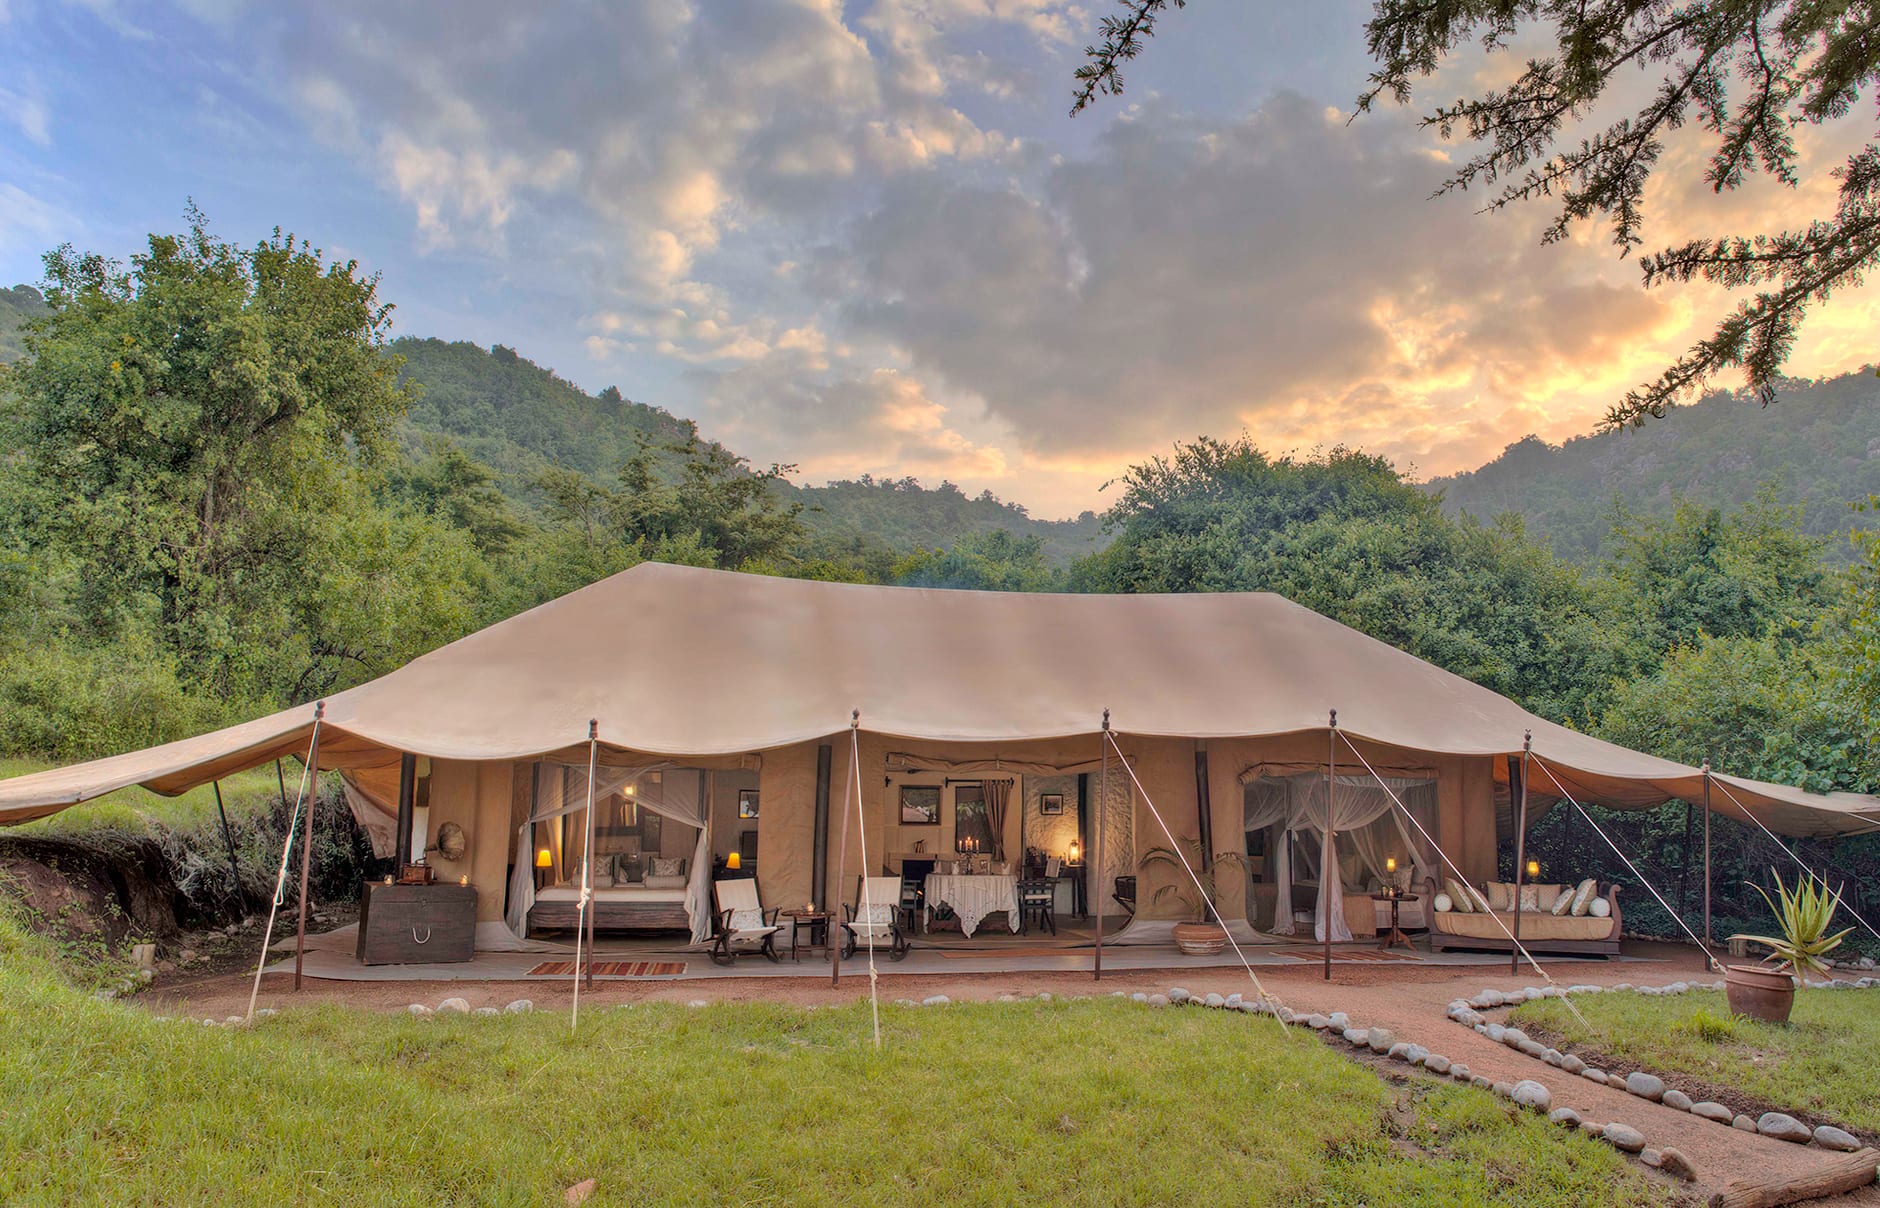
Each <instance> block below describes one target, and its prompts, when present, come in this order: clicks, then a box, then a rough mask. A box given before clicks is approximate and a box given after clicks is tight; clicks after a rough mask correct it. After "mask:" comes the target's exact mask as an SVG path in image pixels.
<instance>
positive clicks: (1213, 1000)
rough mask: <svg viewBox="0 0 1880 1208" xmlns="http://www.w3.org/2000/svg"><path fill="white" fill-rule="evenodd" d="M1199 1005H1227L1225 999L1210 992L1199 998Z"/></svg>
mask: <svg viewBox="0 0 1880 1208" xmlns="http://www.w3.org/2000/svg"><path fill="white" fill-rule="evenodd" d="M1201 1005H1202V1006H1204V1007H1224V1006H1226V1005H1227V999H1225V998H1223V997H1222V996H1221V995H1219V994H1210V995H1208V996H1207V997H1206V998H1204V999H1202V1000H1201Z"/></svg>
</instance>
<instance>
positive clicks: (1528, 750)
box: [1508, 730, 1534, 974]
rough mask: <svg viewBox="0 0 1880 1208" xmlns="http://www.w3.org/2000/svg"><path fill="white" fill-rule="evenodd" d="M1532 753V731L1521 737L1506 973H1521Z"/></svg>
mask: <svg viewBox="0 0 1880 1208" xmlns="http://www.w3.org/2000/svg"><path fill="white" fill-rule="evenodd" d="M1533 753H1534V731H1532V730H1529V731H1527V733H1525V734H1523V735H1522V736H1521V803H1520V805H1519V806H1518V807H1517V809H1516V812H1515V822H1514V931H1513V933H1512V935H1513V938H1514V942H1515V947H1513V948H1511V949H1509V950H1508V972H1509V973H1511V974H1512V973H1519V972H1520V971H1521V950H1520V944H1521V874H1522V873H1523V872H1525V871H1527V784H1528V758H1529V756H1531V755H1532V754H1533Z"/></svg>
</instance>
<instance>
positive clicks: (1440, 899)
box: [1436, 893, 1456, 914]
mask: <svg viewBox="0 0 1880 1208" xmlns="http://www.w3.org/2000/svg"><path fill="white" fill-rule="evenodd" d="M1455 908H1456V900H1455V899H1454V898H1452V897H1450V896H1449V895H1448V894H1446V893H1439V894H1437V895H1436V913H1437V914H1448V913H1449V912H1450V911H1451V910H1454V909H1455Z"/></svg>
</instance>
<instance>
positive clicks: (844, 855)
mask: <svg viewBox="0 0 1880 1208" xmlns="http://www.w3.org/2000/svg"><path fill="white" fill-rule="evenodd" d="M861 724H862V711H861V710H860V709H851V710H849V730H850V732H851V733H853V732H854V731H855V730H857V729H859V728H861ZM860 750H861V747H860V745H859V744H857V743H854V742H851V743H850V744H849V763H850V764H854V763H855V762H856V757H857V754H858V753H859V752H860ZM860 775H861V770H860V769H859V768H856V767H850V768H849V769H848V771H847V774H846V775H845V776H844V777H843V780H842V842H841V844H840V845H839V846H838V847H837V848H836V899H835V901H833V902H825V903H824V907H825V909H827V910H828V911H829V926H830V927H831V928H833V929H834V930H832V931H830V933H829V984H830V985H831V986H839V985H841V984H842V945H841V944H840V943H839V942H838V941H837V938H836V937H837V935H838V934H840V931H841V923H840V921H839V920H838V918H837V914H838V912H839V911H840V910H841V909H842V878H844V877H846V876H848V875H849V815H850V814H852V813H853V812H854V810H852V809H850V808H849V807H850V806H852V805H856V806H859V803H857V802H855V801H852V800H850V799H851V798H852V797H854V796H855V782H856V779H857V778H858V777H860ZM862 867H863V868H867V867H868V853H866V852H863V853H862Z"/></svg>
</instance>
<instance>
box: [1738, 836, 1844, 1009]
mask: <svg viewBox="0 0 1880 1208" xmlns="http://www.w3.org/2000/svg"><path fill="white" fill-rule="evenodd" d="M1773 875H1774V876H1775V880H1776V896H1775V897H1773V898H1772V897H1770V896H1769V892H1768V891H1767V890H1765V889H1764V888H1763V887H1762V886H1760V885H1756V886H1755V889H1756V892H1757V893H1760V894H1762V896H1763V901H1765V902H1767V903H1769V909H1770V910H1772V911H1774V912H1775V916H1776V926H1777V928H1778V929H1780V930H1781V932H1782V934H1781V935H1779V936H1767V935H1733V936H1731V937H1730V938H1731V939H1733V940H1743V941H1744V942H1746V943H1751V944H1761V945H1762V946H1763V947H1765V948H1767V949H1769V956H1768V957H1767V958H1765V960H1764V962H1763V964H1761V965H1730V966H1728V967H1727V968H1725V969H1724V971H1723V989H1724V996H1725V997H1726V998H1727V999H1728V1000H1729V1003H1730V1011H1731V1012H1732V1013H1733V1014H1736V1015H1747V1016H1749V1017H1750V1018H1751V1019H1760V1020H1762V1021H1764V1022H1765V1023H1787V1022H1788V1018H1789V1012H1790V1011H1791V1010H1793V1009H1794V1006H1795V982H1796V978H1797V977H1799V976H1800V975H1801V974H1803V973H1827V972H1828V970H1829V965H1828V960H1827V957H1828V953H1830V952H1832V951H1834V950H1835V949H1836V948H1838V947H1840V945H1841V941H1842V940H1843V939H1845V938H1846V937H1847V933H1848V932H1849V931H1852V930H1853V928H1852V927H1849V928H1847V929H1846V930H1844V931H1838V932H1836V933H1835V934H1833V935H1829V934H1828V927H1829V925H1830V924H1832V923H1833V922H1834V911H1835V908H1836V907H1837V906H1839V905H1840V903H1841V897H1840V895H1839V894H1838V893H1834V892H1832V891H1830V890H1829V889H1828V887H1827V885H1826V884H1825V883H1823V882H1821V881H1818V880H1816V879H1815V878H1814V877H1813V876H1804V877H1802V879H1801V880H1799V881H1797V882H1796V883H1795V888H1794V889H1789V888H1788V887H1786V886H1785V885H1783V884H1782V877H1781V875H1780V874H1779V873H1777V874H1773ZM1752 884H1754V883H1753V882H1752ZM1772 961H1773V962H1774V966H1773V967H1771V966H1770V962H1772Z"/></svg>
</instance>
